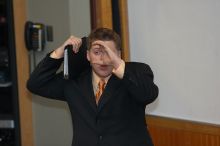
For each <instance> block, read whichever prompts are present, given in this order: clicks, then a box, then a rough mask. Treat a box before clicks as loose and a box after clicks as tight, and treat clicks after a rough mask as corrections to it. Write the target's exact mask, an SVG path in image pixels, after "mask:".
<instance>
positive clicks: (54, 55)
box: [50, 50, 63, 59]
mask: <svg viewBox="0 0 220 146" xmlns="http://www.w3.org/2000/svg"><path fill="white" fill-rule="evenodd" d="M50 57H51V58H54V59H60V58H62V57H63V56H61V55H59V54H58V53H57V52H56V50H54V51H53V52H52V53H51V54H50Z"/></svg>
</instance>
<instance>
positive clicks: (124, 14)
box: [119, 0, 130, 61]
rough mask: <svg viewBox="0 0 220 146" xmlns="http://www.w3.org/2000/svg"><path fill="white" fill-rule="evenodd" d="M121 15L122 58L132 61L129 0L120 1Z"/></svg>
mask: <svg viewBox="0 0 220 146" xmlns="http://www.w3.org/2000/svg"><path fill="white" fill-rule="evenodd" d="M119 13H120V22H121V26H120V29H121V39H122V58H123V59H124V60H125V61H130V48H129V30H128V28H129V27H128V6H127V0H119Z"/></svg>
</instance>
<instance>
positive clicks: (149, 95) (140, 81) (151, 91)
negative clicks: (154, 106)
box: [123, 62, 159, 105]
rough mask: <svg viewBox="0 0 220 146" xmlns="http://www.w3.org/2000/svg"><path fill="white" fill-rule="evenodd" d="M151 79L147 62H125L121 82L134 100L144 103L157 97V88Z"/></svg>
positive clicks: (151, 75) (150, 71)
mask: <svg viewBox="0 0 220 146" xmlns="http://www.w3.org/2000/svg"><path fill="white" fill-rule="evenodd" d="M153 79H154V75H153V72H152V70H151V68H150V67H149V66H148V65H147V64H144V63H134V62H133V63H126V64H125V72H124V77H123V82H124V84H125V85H126V87H127V88H128V92H129V93H130V95H131V96H132V97H133V98H134V99H135V100H136V101H138V102H140V103H143V104H145V105H146V104H149V103H151V102H153V101H154V100H155V99H156V98H157V96H158V93H159V89H158V87H157V85H156V84H154V81H153Z"/></svg>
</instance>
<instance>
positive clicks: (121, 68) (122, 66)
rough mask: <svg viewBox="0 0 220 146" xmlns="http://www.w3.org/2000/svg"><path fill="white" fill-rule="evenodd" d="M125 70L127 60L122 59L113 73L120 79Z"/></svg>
mask: <svg viewBox="0 0 220 146" xmlns="http://www.w3.org/2000/svg"><path fill="white" fill-rule="evenodd" d="M124 71H125V62H124V60H122V59H121V60H120V63H119V66H118V67H117V68H116V69H115V68H114V69H113V71H112V72H113V73H114V74H115V75H116V76H117V77H118V78H120V79H122V78H123V77H124Z"/></svg>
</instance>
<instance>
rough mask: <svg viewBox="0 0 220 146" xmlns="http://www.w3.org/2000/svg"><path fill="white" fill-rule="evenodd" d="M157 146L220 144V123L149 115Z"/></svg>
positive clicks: (210, 145) (151, 131)
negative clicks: (214, 123)
mask: <svg viewBox="0 0 220 146" xmlns="http://www.w3.org/2000/svg"><path fill="white" fill-rule="evenodd" d="M147 124H148V128H149V131H150V133H151V136H152V139H153V141H154V144H155V146H220V125H213V124H207V123H199V122H193V121H186V120H178V119H171V118H164V117H157V116H148V117H147Z"/></svg>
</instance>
